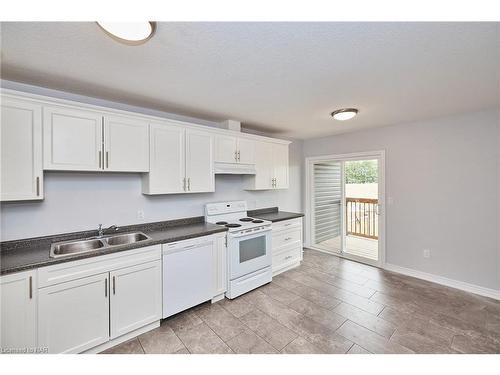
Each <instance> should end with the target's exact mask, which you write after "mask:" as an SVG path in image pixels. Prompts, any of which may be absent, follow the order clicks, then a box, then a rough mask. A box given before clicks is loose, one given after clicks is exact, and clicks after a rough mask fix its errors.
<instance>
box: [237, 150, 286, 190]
mask: <svg viewBox="0 0 500 375" xmlns="http://www.w3.org/2000/svg"><path fill="white" fill-rule="evenodd" d="M288 173H289V166H288V143H273V142H267V141H256V142H255V175H252V176H248V177H247V186H246V189H247V190H271V189H287V188H288V185H289V184H288V181H289V177H288Z"/></svg>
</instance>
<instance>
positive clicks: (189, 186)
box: [188, 177, 191, 191]
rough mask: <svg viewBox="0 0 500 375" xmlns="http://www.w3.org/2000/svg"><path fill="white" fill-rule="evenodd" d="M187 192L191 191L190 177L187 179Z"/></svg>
mask: <svg viewBox="0 0 500 375" xmlns="http://www.w3.org/2000/svg"><path fill="white" fill-rule="evenodd" d="M188 191H191V177H188Z"/></svg>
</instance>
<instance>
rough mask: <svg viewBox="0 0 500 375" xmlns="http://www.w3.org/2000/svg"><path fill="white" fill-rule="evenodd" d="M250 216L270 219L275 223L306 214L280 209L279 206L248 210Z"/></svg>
mask: <svg viewBox="0 0 500 375" xmlns="http://www.w3.org/2000/svg"><path fill="white" fill-rule="evenodd" d="M247 213H248V216H251V217H255V218H258V219H263V220H269V221H272V222H273V223H275V222H277V221H283V220H290V219H296V218H298V217H302V216H304V214H301V213H297V212H287V211H280V210H279V209H278V207H270V208H261V209H258V210H250V211H248V212H247Z"/></svg>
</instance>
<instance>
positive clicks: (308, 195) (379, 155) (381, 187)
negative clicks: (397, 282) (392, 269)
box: [304, 150, 386, 268]
mask: <svg viewBox="0 0 500 375" xmlns="http://www.w3.org/2000/svg"><path fill="white" fill-rule="evenodd" d="M369 159H378V160H379V165H378V195H379V197H378V199H379V203H378V204H379V228H378V229H379V238H378V248H379V259H378V261H377V262H374V261H370V260H367V259H364V258H360V257H357V256H353V255H350V254H346V253H333V252H328V254H332V255H335V256H338V257H341V258H346V259H351V260H354V261H358V262H362V263H366V264H370V265H373V266H375V267H381V268H383V267H384V265H385V259H386V254H385V250H386V249H385V244H386V242H385V228H386V215H385V213H386V201H385V150H374V151H363V152H353V153H348V154H330V155H321V156H310V157H306V158H305V177H306V178H305V189H304V202H305V230H306V231H305V246H306V247H308V248H310V249H314V250H318V251H321V252H325V250H324V249H321V248H319V247H317V246H314V244H312V242H311V241H312V227H313V224H312V221H313V216H312V201H311V200H312V182H313V175H312V174H313V171H314V168H313V164H314V163H317V162H321V161H351V160H369ZM342 179H344V177H342ZM343 182H344V181H343ZM342 198H343V199H344V200H345V191H344V189H342ZM343 206H344V202H342V207H343ZM342 215H344V212H342ZM344 226H345V223H344V220H343V219H342V243H343V242H344V231H345V227H344Z"/></svg>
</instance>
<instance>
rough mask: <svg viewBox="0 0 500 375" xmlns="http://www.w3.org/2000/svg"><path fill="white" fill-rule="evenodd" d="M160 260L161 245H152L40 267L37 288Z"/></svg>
mask: <svg viewBox="0 0 500 375" xmlns="http://www.w3.org/2000/svg"><path fill="white" fill-rule="evenodd" d="M160 259H161V245H154V246H147V247H142V248H139V249H134V250H128V251H122V252H117V253H113V254H109V255H102V256H96V257H92V258H86V259H82V260H75V261H73V262H66V263H61V264H56V265H53V266H48V267H42V268H39V269H38V280H39V282H38V287H39V288H44V287H47V286H50V285H55V284H59V283H63V282H67V281H71V280H76V279H80V278H83V277H87V276H91V275H96V274H99V273H102V272H109V271H113V270H116V269H120V268H124V267H129V266H133V265H136V264H141V263H146V262H150V261H154V260H160Z"/></svg>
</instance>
